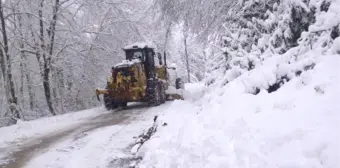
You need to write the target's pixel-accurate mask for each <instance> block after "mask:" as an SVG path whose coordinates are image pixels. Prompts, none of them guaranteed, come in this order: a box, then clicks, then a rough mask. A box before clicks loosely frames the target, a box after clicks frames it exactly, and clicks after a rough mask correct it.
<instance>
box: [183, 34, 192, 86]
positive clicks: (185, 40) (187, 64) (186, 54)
mask: <svg viewBox="0 0 340 168" xmlns="http://www.w3.org/2000/svg"><path fill="white" fill-rule="evenodd" d="M184 51H185V63H186V68H187V73H188V82H189V83H190V82H191V80H190V67H189V56H188V49H187V36H184Z"/></svg>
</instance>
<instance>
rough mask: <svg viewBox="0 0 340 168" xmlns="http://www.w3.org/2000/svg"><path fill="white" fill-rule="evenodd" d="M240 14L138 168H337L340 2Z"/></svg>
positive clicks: (253, 8)
mask: <svg viewBox="0 0 340 168" xmlns="http://www.w3.org/2000/svg"><path fill="white" fill-rule="evenodd" d="M241 4H244V6H240V7H239V8H238V6H235V7H234V8H232V9H231V10H230V11H231V12H229V13H228V16H230V17H231V19H230V20H228V21H229V22H226V24H225V25H224V26H225V29H226V30H227V31H226V33H225V35H224V36H223V38H222V40H223V47H224V48H222V51H220V52H212V53H213V57H211V58H210V59H209V60H210V62H209V67H208V68H209V71H208V72H207V75H206V80H205V83H204V84H205V86H202V85H203V83H201V84H199V85H192V84H191V85H189V86H188V87H187V89H189V90H191V89H195V90H196V91H197V92H196V94H197V95H198V96H196V97H195V96H194V97H191V98H190V97H189V98H188V97H187V99H186V100H185V101H178V102H175V103H174V104H172V109H171V110H168V111H166V112H165V115H164V116H163V118H162V119H163V120H164V121H166V122H167V123H168V126H167V127H164V128H162V129H159V130H158V133H156V134H155V135H154V137H153V138H152V139H151V140H150V141H148V142H147V143H146V144H145V145H144V146H143V147H142V148H141V150H140V151H139V153H138V155H140V156H142V157H143V161H142V162H141V163H140V165H139V166H140V167H141V168H148V167H162V168H164V167H165V168H166V167H169V168H170V167H182V168H187V167H221V168H222V167H237V168H242V167H244V168H248V167H252V168H253V167H258V168H263V167H268V168H274V167H278V168H284V167H285V168H286V167H303V168H310V167H315V168H316V167H320V168H321V167H328V168H337V167H340V162H339V160H338V159H339V158H340V130H339V123H340V103H339V101H340V74H339V72H340V43H339V41H340V37H339V31H340V27H339V25H340V19H339V18H340V10H339V9H340V1H339V0H329V1H321V0H320V1H318V0H315V1H314V0H313V1H275V0H269V1H262V0H259V1H241ZM210 50H212V49H210ZM193 86H194V87H193ZM197 88H201V90H200V89H197ZM191 95H192V96H193V94H192V93H191Z"/></svg>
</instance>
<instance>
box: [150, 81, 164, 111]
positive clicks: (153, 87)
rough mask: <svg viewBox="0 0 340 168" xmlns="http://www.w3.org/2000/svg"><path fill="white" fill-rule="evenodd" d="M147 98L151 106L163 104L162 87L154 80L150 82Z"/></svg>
mask: <svg viewBox="0 0 340 168" xmlns="http://www.w3.org/2000/svg"><path fill="white" fill-rule="evenodd" d="M147 98H148V104H149V106H158V105H159V104H160V103H161V100H160V85H159V84H158V83H157V82H156V81H154V80H149V81H148V89H147Z"/></svg>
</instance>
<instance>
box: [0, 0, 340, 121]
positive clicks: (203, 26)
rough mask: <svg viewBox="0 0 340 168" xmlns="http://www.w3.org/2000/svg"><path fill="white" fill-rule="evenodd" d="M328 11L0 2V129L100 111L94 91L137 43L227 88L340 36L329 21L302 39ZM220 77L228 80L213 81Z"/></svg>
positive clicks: (266, 5)
mask: <svg viewBox="0 0 340 168" xmlns="http://www.w3.org/2000/svg"><path fill="white" fill-rule="evenodd" d="M330 3H331V2H330V1H329V0H323V1H320V2H319V1H318V2H315V1H309V0H301V1H296V2H293V1H282V0H257V1H254V0H239V1H234V0H209V1H207V0H186V1H183V0H146V1H143V0H11V1H0V21H1V27H0V29H1V33H0V48H1V49H0V66H1V70H0V71H1V76H0V123H2V125H9V124H13V123H16V121H17V120H18V119H21V120H30V119H35V118H39V117H42V116H48V115H58V114H63V113H66V112H70V111H77V110H81V109H86V108H90V107H94V106H98V105H100V103H98V102H97V101H96V98H95V95H94V89H95V88H96V87H102V86H103V85H104V84H105V81H106V77H107V75H108V74H109V70H110V68H111V66H112V65H113V64H115V63H116V62H117V61H119V60H121V59H122V58H123V57H122V56H123V55H122V53H121V48H122V47H123V46H125V45H127V44H129V43H132V42H135V41H151V42H153V43H155V44H156V45H157V47H158V49H159V50H161V51H166V52H167V53H168V54H169V56H170V59H171V62H172V63H176V64H177V65H178V71H185V73H180V74H181V75H182V76H181V77H182V78H184V79H185V81H201V80H203V79H205V82H206V84H207V85H211V84H214V81H216V79H217V78H225V82H224V83H228V82H229V81H230V80H233V79H234V78H236V77H238V76H240V75H241V74H242V73H243V72H245V71H249V70H251V69H253V68H255V67H256V66H257V65H258V64H261V61H263V59H264V58H263V55H274V54H283V53H285V52H286V51H287V50H289V49H290V48H292V47H296V46H297V45H298V44H301V43H303V45H302V46H306V47H310V46H311V45H313V39H315V38H314V37H315V36H323V35H325V34H326V35H327V38H328V39H325V41H327V40H328V41H331V40H332V39H335V38H336V37H338V36H339V23H334V25H329V26H328V28H325V29H323V30H317V31H315V32H312V33H309V34H308V35H306V36H304V37H303V39H301V38H300V37H301V34H302V32H303V31H307V30H308V27H309V25H310V24H312V23H314V22H315V16H314V14H315V13H316V12H322V11H327V10H328V8H329V5H330ZM302 18H303V19H302ZM326 35H325V36H326ZM326 45H328V43H327V44H326ZM302 50H303V49H301V51H302ZM264 53H267V54H264ZM268 53H270V54H268ZM217 71H218V73H216V72H217ZM221 72H222V73H223V74H226V75H225V76H224V77H222V76H218V74H220V73H221ZM0 126H1V124H0Z"/></svg>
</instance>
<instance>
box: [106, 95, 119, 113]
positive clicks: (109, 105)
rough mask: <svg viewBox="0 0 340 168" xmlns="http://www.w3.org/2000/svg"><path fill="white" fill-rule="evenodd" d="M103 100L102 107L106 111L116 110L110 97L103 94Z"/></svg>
mask: <svg viewBox="0 0 340 168" xmlns="http://www.w3.org/2000/svg"><path fill="white" fill-rule="evenodd" d="M103 99H104V106H105V108H106V109H107V110H113V109H115V108H117V104H116V103H115V102H114V100H113V99H112V98H111V97H110V95H107V94H105V95H104V96H103Z"/></svg>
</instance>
